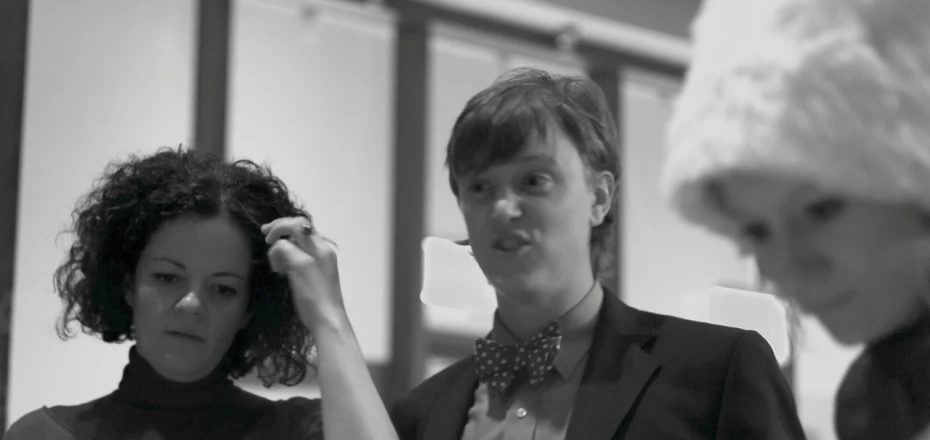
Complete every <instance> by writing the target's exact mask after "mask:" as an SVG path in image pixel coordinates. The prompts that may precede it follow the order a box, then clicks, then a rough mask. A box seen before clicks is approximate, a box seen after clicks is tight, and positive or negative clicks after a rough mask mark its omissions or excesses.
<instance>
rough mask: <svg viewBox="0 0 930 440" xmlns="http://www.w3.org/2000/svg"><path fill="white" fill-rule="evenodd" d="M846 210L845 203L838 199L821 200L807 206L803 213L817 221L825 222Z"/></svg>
mask: <svg viewBox="0 0 930 440" xmlns="http://www.w3.org/2000/svg"><path fill="white" fill-rule="evenodd" d="M844 208H846V202H845V201H843V200H842V199H840V198H838V197H831V198H827V199H823V200H821V201H818V202H816V203H813V204H811V205H810V206H808V207H807V208H806V209H805V211H806V212H807V214H808V215H809V216H811V217H813V218H814V219H815V220H818V221H826V220H830V219H832V218H834V217H836V216H837V215H838V214H840V213H841V212H843V209H844Z"/></svg>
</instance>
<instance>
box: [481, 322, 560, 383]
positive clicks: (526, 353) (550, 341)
mask: <svg viewBox="0 0 930 440" xmlns="http://www.w3.org/2000/svg"><path fill="white" fill-rule="evenodd" d="M561 342H562V329H561V327H560V326H559V322H558V321H554V322H553V323H552V324H549V325H548V326H546V328H545V329H543V331H542V332H540V333H539V334H538V335H536V336H534V337H533V339H530V340H529V342H527V343H525V344H520V345H502V344H500V343H498V342H494V341H492V340H490V339H478V340H476V341H475V358H476V359H477V360H478V380H479V381H481V382H482V383H485V384H487V385H488V388H490V389H491V394H493V395H500V394H502V393H504V392H505V391H506V390H507V389H508V388H510V386H511V384H513V382H514V380H515V379H516V375H517V373H519V372H520V371H521V370H524V371H526V372H527V373H528V374H529V378H530V384H533V385H535V384H537V383H539V382H542V380H543V379H544V378H545V377H546V374H548V373H549V371H550V370H552V365H553V362H554V361H555V356H556V355H557V354H558V353H559V346H560V345H561Z"/></svg>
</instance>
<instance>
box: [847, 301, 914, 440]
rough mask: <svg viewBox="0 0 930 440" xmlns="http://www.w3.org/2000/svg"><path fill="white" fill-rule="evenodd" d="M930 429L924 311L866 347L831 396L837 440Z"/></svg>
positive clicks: (897, 439) (894, 439)
mask: <svg viewBox="0 0 930 440" xmlns="http://www.w3.org/2000/svg"><path fill="white" fill-rule="evenodd" d="M928 427H930V315H924V316H922V317H921V318H920V319H919V320H917V322H916V323H914V324H912V325H910V326H908V327H907V328H904V329H902V330H900V331H898V332H896V333H895V334H893V335H891V336H889V337H887V338H885V339H883V340H881V341H877V342H876V343H874V344H872V345H870V346H869V347H867V348H866V349H865V351H863V353H862V354H861V355H860V356H859V357H858V358H856V360H855V362H853V364H852V365H851V366H850V367H849V370H848V371H847V373H846V376H845V377H844V378H843V382H842V383H841V384H840V389H839V391H838V392H837V395H836V431H837V435H838V437H839V438H840V439H841V440H879V439H880V440H912V439H913V438H914V437H915V436H916V435H918V434H920V433H921V432H922V431H924V430H925V429H927V428H928Z"/></svg>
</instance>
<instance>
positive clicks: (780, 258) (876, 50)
mask: <svg viewBox="0 0 930 440" xmlns="http://www.w3.org/2000/svg"><path fill="white" fill-rule="evenodd" d="M693 30H694V53H693V58H692V60H693V61H692V65H691V69H690V71H689V74H688V78H687V80H686V83H685V87H684V90H683V92H682V95H681V98H680V99H679V101H678V102H677V104H676V108H675V111H674V112H673V116H672V119H671V121H670V124H669V132H668V142H669V152H668V158H667V163H666V169H665V177H664V180H665V186H666V188H665V189H666V191H667V195H668V197H669V199H670V200H671V201H672V204H673V206H674V207H675V209H676V210H677V211H678V212H679V213H681V214H682V215H683V216H684V217H685V218H686V219H688V220H690V221H692V222H694V223H696V224H699V225H703V226H705V227H707V228H709V229H711V230H713V231H716V232H718V233H720V234H721V235H722V236H725V237H728V238H730V239H731V240H733V241H734V242H735V243H738V244H739V245H741V247H742V248H743V249H744V250H745V251H746V252H747V253H749V254H752V255H753V256H755V258H756V261H757V262H758V265H759V268H760V269H761V272H762V274H763V275H764V276H765V277H766V278H768V279H770V280H771V281H772V282H773V283H774V284H775V285H776V286H777V290H778V293H779V294H781V295H784V296H786V297H788V298H790V299H791V300H793V301H795V302H796V303H797V304H798V305H799V306H800V308H801V309H802V310H803V311H805V312H807V313H810V314H811V315H813V316H815V317H816V318H817V319H818V320H819V321H820V322H821V323H822V324H823V325H824V327H825V328H826V329H827V330H828V331H829V332H830V333H831V334H832V335H833V337H834V338H835V339H836V340H837V341H839V342H840V343H844V344H864V345H865V350H864V351H863V352H862V354H861V355H860V356H859V357H858V358H857V359H856V360H855V362H854V363H853V364H852V366H851V367H850V368H849V370H848V372H847V373H846V376H845V378H844V379H843V382H842V384H841V385H840V390H839V392H838V393H837V396H836V416H835V417H836V419H835V420H836V430H837V433H838V434H839V438H840V439H844V440H846V439H882V440H895V439H912V438H915V436H918V435H924V436H926V435H927V434H928V432H927V430H928V428H930V369H928V366H930V309H928V307H927V299H928V298H930V259H928V256H930V240H928V239H930V50H928V48H930V2H928V1H927V0H884V1H876V0H772V1H766V2H746V1H744V0H712V1H709V2H705V4H704V6H703V10H702V12H701V13H700V15H699V17H698V19H697V21H696V22H695V25H694V28H693ZM921 433H923V434H921Z"/></svg>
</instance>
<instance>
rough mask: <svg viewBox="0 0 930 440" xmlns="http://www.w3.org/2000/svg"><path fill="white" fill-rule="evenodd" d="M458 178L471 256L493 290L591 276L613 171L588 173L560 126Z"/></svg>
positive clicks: (519, 290)
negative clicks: (592, 245)
mask: <svg viewBox="0 0 930 440" xmlns="http://www.w3.org/2000/svg"><path fill="white" fill-rule="evenodd" d="M604 174H606V176H604ZM457 184H458V189H459V207H460V208H461V210H462V214H463V215H464V217H465V224H466V226H467V228H468V237H469V241H470V244H471V246H472V249H473V251H474V255H475V259H476V260H477V261H478V265H479V266H480V267H481V269H482V271H483V272H484V274H485V275H486V276H487V277H488V280H489V281H490V282H491V284H492V285H494V287H495V288H496V289H497V290H498V294H499V295H504V296H507V295H518V296H526V295H530V296H534V295H541V294H544V293H543V292H558V291H560V288H561V287H564V286H570V285H571V283H572V282H573V281H577V280H579V277H587V278H588V279H590V277H591V272H592V270H591V259H590V254H589V241H590V237H591V228H592V227H593V226H595V225H598V224H600V222H601V221H603V218H604V216H605V215H606V213H607V212H608V211H609V209H610V196H611V195H612V187H613V176H611V175H610V173H601V174H600V175H598V176H592V175H591V174H590V173H588V172H587V170H586V167H585V164H584V162H583V161H582V159H581V156H579V154H578V149H577V148H575V146H574V145H573V144H572V142H571V141H570V140H569V139H568V138H567V137H566V136H565V135H564V134H562V133H561V131H558V130H553V133H552V135H550V136H533V137H532V138H531V139H530V140H529V142H528V143H527V145H526V146H525V147H524V148H523V150H522V151H521V152H520V153H519V154H518V155H517V156H516V157H514V158H513V159H512V160H510V161H509V162H506V163H501V164H497V165H493V166H491V167H489V168H487V169H485V170H483V171H481V172H478V173H475V174H473V175H468V176H464V177H462V178H460V179H459V180H458V182H457ZM509 299H511V300H516V301H520V302H525V301H527V300H533V298H528V297H522V298H509Z"/></svg>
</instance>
